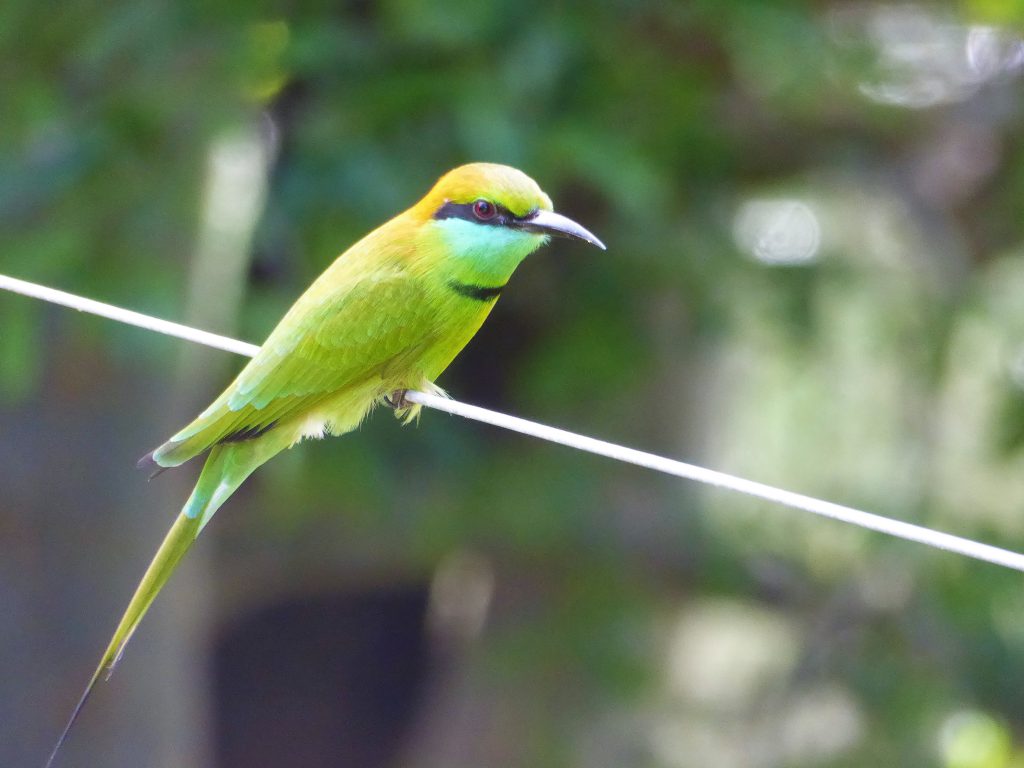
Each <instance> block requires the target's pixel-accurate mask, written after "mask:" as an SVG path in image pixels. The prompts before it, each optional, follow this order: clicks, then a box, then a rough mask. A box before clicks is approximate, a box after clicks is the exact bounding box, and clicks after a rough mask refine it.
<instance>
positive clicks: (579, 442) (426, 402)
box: [0, 275, 1024, 572]
mask: <svg viewBox="0 0 1024 768" xmlns="http://www.w3.org/2000/svg"><path fill="white" fill-rule="evenodd" d="M0 289H4V290H8V291H13V292H14V293H20V294H22V295H24V296H31V297H33V298H37V299H42V300H43V301H49V302H52V303H55V304H61V305H63V306H65V307H71V308H72V309H77V310H79V311H82V312H90V313H92V314H95V315H100V316H101V317H106V318H109V319H111V320H117V321H119V322H122V323H128V324H129V325H137V326H139V327H140V328H146V329H148V330H151V331H157V332H158V333H164V334H167V335H169V336H177V337H178V338H182V339H187V340H188V341H194V342H196V343H197V344H205V345H206V346H209V347H215V348H217V349H223V350H226V351H228V352H235V353H237V354H239V355H245V356H247V357H252V356H253V355H255V354H256V352H258V351H259V347H258V346H256V345H255V344H247V343H246V342H243V341H238V340H236V339H230V338H228V337H226V336H218V335H217V334H214V333H208V332H206V331H200V330H198V329H196V328H190V327H188V326H186V325H180V324H178V323H172V322H168V321H167V320H159V319H157V318H154V317H149V316H148V315H143V314H140V313H138V312H132V311H130V310H127V309H121V308H120V307H114V306H111V305H109V304H103V303H101V302H98V301H93V300H92V299H86V298H83V297H81V296H75V295H73V294H70V293H65V292H64V291H57V290H54V289H52V288H46V287H44V286H41V285H36V284H35V283H29V282H26V281H24V280H17V279H15V278H12V277H6V276H5V275H0ZM406 399H407V400H410V401H411V402H414V403H418V404H419V405H423V406H426V407H428V408H434V409H436V410H439V411H444V412H446V413H450V414H453V415H455V416H462V417H463V418H467V419H473V420H475V421H481V422H484V423H485V424H491V425H493V426H496V427H502V428H503V429H509V430H512V431H514V432H519V433H521V434H524V435H529V436H531V437H536V438H538V439H540V440H547V441H549V442H552V443H558V444H559V445H564V446H567V447H569V448H575V449H576V450H579V451H586V452H588V453H594V454H597V455H599V456H606V457H608V458H610V459H615V460H616V461H622V462H626V463H629V464H635V465H636V466H639V467H646V468H647V469H652V470H654V471H655V472H662V473H664V474H666V475H674V476H676V477H682V478H686V479H689V480H696V481H697V482H700V483H705V484H707V485H712V486H715V487H718V488H725V489H727V490H731V491H736V492H738V493H743V494H746V495H748V496H754V497H756V498H759V499H765V500H767V501H773V502H776V503H778V504H782V505H783V506H786V507H792V508H793V509H801V510H803V511H805V512H810V513H812V514H815V515H820V516H822V517H830V518H832V519H833V520H841V521H842V522H845V523H850V524H852V525H856V526H859V527H861V528H867V529H868V530H872V531H878V532H879V533H885V534H888V535H890V536H895V537H896V538H899V539H905V540H907V541H916V542H918V543H920V544H925V545H927V546H930V547H935V548H937V549H944V550H947V551H949V552H955V553H957V554H960V555H964V556H965V557H971V558H974V559H975V560H982V561H985V562H988V563H994V564H995V565H1002V566H1004V567H1006V568H1012V569H1013V570H1017V571H1022V572H1024V555H1022V554H1019V553H1017V552H1011V551H1009V550H1006V549H1001V548H999V547H994V546H992V545H990V544H982V543H981V542H977V541H972V540H970V539H965V538H962V537H960V536H954V535H952V534H949V533H943V532H941V531H936V530H932V529H931V528H925V527H924V526H920V525H914V524H913V523H906V522H903V521H901V520H893V519H892V518H888V517H883V516H881V515H876V514H873V513H871V512H864V511H863V510H859V509H854V508H853V507H847V506H843V505H842V504H833V503H832V502H830V501H823V500H821V499H816V498H813V497H811V496H804V495H803V494H800V493H793V492H792V491H786V490H783V489H782V488H775V487H773V486H770V485H765V484H764V483H758V482H754V481H753V480H745V479H743V478H741V477H735V476H733V475H728V474H725V473H724V472H716V471H715V470H712V469H705V468H703V467H698V466H695V465H693V464H686V463H684V462H682V461H675V460H673V459H668V458H665V457H664V456H657V455H655V454H653V453H645V452H643V451H637V450H634V449H632V448H626V447H625V446H621V445H616V444H614V443H608V442H605V441H604V440H597V439H595V438H592V437H586V436H584V435H577V434H575V433H573V432H567V431H565V430H563V429H556V428H555V427H549V426H547V425H544V424H538V423H536V422H533V421H527V420H526V419H520V418H518V417H516V416H509V415H508V414H504V413H497V412H495V411H489V410H487V409H485V408H479V407H477V406H475V405H467V404H466V403H460V402H458V401H457V400H449V399H447V398H444V397H440V396H438V395H433V394H428V393H426V392H409V393H407V394H406Z"/></svg>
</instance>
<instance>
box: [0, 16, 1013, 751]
mask: <svg viewBox="0 0 1024 768" xmlns="http://www.w3.org/2000/svg"><path fill="white" fill-rule="evenodd" d="M1022 34H1024V9H1022V8H1021V6H1020V5H1019V4H1018V3H1013V2H1000V0H965V1H964V2H959V3H938V2H937V3H927V4H925V3H921V4H905V3H893V4H874V3H866V2H840V1H839V0H834V1H829V0H825V1H822V0H818V1H817V2H795V1H794V2H775V3H763V2H757V1H756V0H749V1H740V0H735V1H733V2H720V1H712V0H693V1H692V2H672V3H669V2H663V3H648V2H622V1H620V2H599V3H549V2H539V1H534V0H527V1H526V2H517V3H508V2H494V3H482V2H472V1H470V0H443V1H442V2H435V3H430V2H425V1H424V0H353V1H351V2H338V3H327V2H304V1H303V0H296V1H295V2H291V3H278V4H261V3H242V2H232V1H230V0H206V1H205V2H201V3H200V2H170V1H169V0H137V1H136V2H132V3H101V2H94V1H90V0H66V2H63V3H60V4H52V5H51V4H46V3H38V2H32V1H31V0H7V2H5V3H3V4H2V5H0V94H2V98H0V272H3V273H5V274H9V275H12V276H15V277H20V278H24V279H27V280H32V281H37V282H40V283H44V284H47V285H51V286H53V287H57V288H62V289H65V290H69V291H72V292H76V293H81V294H84V295H87V296H90V297H92V298H95V299H99V300H102V301H108V302H111V303H114V304H117V305H121V306H125V307H129V308H132V309H136V310H139V311H143V312H147V313H151V314H154V315H157V316H160V317H166V318H169V319H176V320H181V321H184V322H188V323H192V324H196V325H198V326H200V327H203V328H206V329H209V330H212V331H215V332H220V333H225V334H230V335H236V336H238V337H240V338H244V339H246V340H251V341H260V340H262V339H263V338H264V337H265V335H266V334H267V333H268V332H269V330H270V329H271V328H272V327H273V325H274V324H275V322H276V320H277V319H278V318H279V317H280V315H281V314H282V313H283V312H284V310H285V309H286V308H287V307H288V306H289V305H290V304H291V302H292V301H293V300H294V299H295V298H296V297H297V296H298V295H299V294H300V293H301V291H302V290H303V289H304V287H305V286H306V285H307V284H308V283H309V282H310V281H311V280H312V279H313V278H314V277H315V276H316V275H317V274H318V273H319V272H320V271H321V270H322V269H323V268H324V267H325V266H326V265H327V264H328V263H329V262H330V261H331V260H332V259H333V258H334V257H335V256H336V255H337V254H338V253H340V252H341V251H342V250H344V249H345V248H346V247H347V246H348V245H349V244H351V243H352V242H354V241H355V240H356V239H357V238H358V237H359V236H361V235H362V234H363V233H365V232H367V231H368V230H369V229H371V228H373V227H374V226H376V225H377V224H379V223H381V222H382V221H384V220H386V219H388V218H390V217H391V216H392V215H394V214H395V213H397V212H398V211H400V210H402V209H403V208H405V207H407V206H408V205H410V204H412V203H413V202H414V201H416V200H417V199H418V198H419V197H420V196H421V195H422V194H423V193H425V192H426V190H427V189H428V188H429V187H430V185H431V184H432V183H433V181H434V180H435V179H436V178H437V177H438V176H440V175H441V174H442V173H443V172H444V171H446V170H447V169H449V168H450V167H453V166H455V165H457V164H460V163H463V162H467V161H474V160H489V161H495V162H503V163H509V164H512V165H515V166H517V167H519V168H521V169H523V170H524V171H526V172H527V173H528V174H530V175H531V176H533V177H534V178H535V179H536V180H537V181H538V182H539V183H540V184H541V185H542V186H543V187H544V189H545V190H546V191H547V192H548V193H549V194H550V195H551V196H552V197H553V199H554V201H555V204H556V206H557V208H558V210H560V211H562V212H563V213H565V214H567V215H569V216H571V217H573V218H574V219H576V220H578V221H580V222H581V223H582V224H584V225H585V226H586V227H588V228H590V229H592V230H593V231H594V232H595V233H596V234H598V235H599V236H600V237H601V238H602V239H604V241H605V242H606V243H607V244H608V251H607V252H598V251H596V250H594V249H588V248H585V247H582V246H578V245H574V244H571V243H566V242H555V243H552V244H551V245H550V246H549V247H548V248H547V249H545V250H544V251H543V252H541V253H539V254H537V255H536V256H534V257H531V258H530V259H529V260H528V261H527V262H526V263H525V264H524V265H523V266H522V267H521V268H520V269H519V271H518V272H517V274H516V275H515V277H514V278H513V281H512V285H511V286H510V289H509V290H508V291H506V293H505V296H504V297H503V298H502V299H501V301H500V302H499V304H498V306H497V308H496V310H495V312H494V313H493V314H492V316H491V319H490V320H489V321H488V323H487V324H486V325H485V326H484V328H483V330H482V331H481V332H480V334H479V335H478V336H477V337H476V339H475V340H474V341H473V342H472V343H471V344H470V346H469V347H468V348H467V349H466V350H465V352H464V353H463V354H462V356H461V357H460V358H459V359H458V360H457V361H456V363H455V364H454V365H453V366H452V367H451V368H450V369H449V371H447V372H446V373H445V374H444V376H443V377H442V378H441V379H440V381H439V383H440V384H441V385H443V386H444V387H445V388H446V389H448V391H449V392H451V393H452V394H453V395H454V396H455V397H457V398H458V399H461V400H466V401H469V402H473V403H477V404H480V405H484V406H488V407H492V408H496V409H499V410H504V411H509V412H512V413H516V414H519V415H523V416H527V417H530V418H534V419H537V420H540V421H544V422H548V423H553V424H555V425H558V426H563V427H567V428H570V429H574V430H576V431H580V432H584V433H586V434H591V435H594V436H598V437H603V438H607V439H612V440H615V441H617V442H622V443H625V444H628V445H633V446H636V447H640V448H644V449H646V450H650V451H654V452H658V453H662V454H665V455H668V456H673V457H678V458H682V459H685V460H690V461H695V462H698V463H701V464H704V465H707V466H711V467H714V468H717V469H722V470H726V471H729V472H734V473H738V474H741V475H744V476H748V477H751V478H753V479H757V480H761V481H764V482H768V483H772V484H776V485H780V486H783V487H786V488H789V489H792V490H795V491H801V492H805V493H810V494H817V495H820V496H823V497H825V498H828V499H831V500H834V501H838V502H842V503H847V504H852V505H858V506H862V507H864V508H867V509H870V510H872V511H876V512H880V513H883V514H886V515H891V516H893V517H896V518H900V519H905V520H910V521H915V522H918V523H922V524H925V525H928V526H934V527H938V528H941V529H944V530H948V531H950V532H954V533H958V534H961V535H965V536H969V537H977V538H980V539H983V540H985V541H989V542H991V543H994V544H999V545H1002V546H1006V547H1010V548H1013V549H1021V548H1022V547H1024V541H1022V538H1024V509H1022V507H1024V462H1022V453H1021V445H1022V443H1024V298H1022V297H1024V218H1022V215H1021V200H1022V199H1024V140H1022V135H1024V134H1022V131H1021V129H1022V127H1024V98H1022V90H1021V89H1022V84H1024V80H1022V74H1024V42H1022V39H1021V35H1022ZM242 362H243V361H242V360H240V359H239V358H236V357H234V356H231V355H229V354H226V353H221V352H214V351H210V350H205V349H199V348H196V347H194V346H191V345H188V344H186V343H185V342H180V341H176V340H173V339H169V338H166V337H163V336H159V335H155V334H152V333H148V332H145V331H142V330H138V329H133V328H128V327H125V326H121V325H118V324H116V323H112V322H110V321H107V320H102V319H98V318H95V317H91V316H87V315H81V314H78V313H75V312H70V311H68V310H65V309H61V308H56V307H52V306H49V305H44V304H42V303H40V302H37V301H34V300H30V299H26V298H21V297H17V296H14V295H10V294H4V295H0V616H2V620H0V681H2V682H0V764H2V765H4V766H22V765H41V764H42V762H43V760H44V758H45V756H46V755H47V754H48V752H49V749H50V747H51V746H52V744H53V741H54V739H55V738H56V736H57V734H58V733H59V731H60V728H61V727H62V725H63V723H64V721H65V719H66V717H67V715H68V713H69V711H70V709H71V707H72V705H73V704H74V702H75V701H76V700H77V697H78V695H79V692H80V690H81V688H82V686H83V685H84V683H85V682H86V680H87V679H88V676H89V674H90V673H91V672H92V670H93V668H94V665H95V663H96V660H97V658H98V655H99V653H100V651H101V650H102V648H103V647H104V646H105V645H106V643H107V640H108V638H109V636H110V633H111V632H112V630H113V627H114V624H115V622H116V619H117V617H118V616H119V615H120V612H121V611H122V609H123V608H124V606H125V604H126V602H127V600H128V598H129V596H130V594H131V592H132V590H133V589H134V586H135V584H136V582H137V580H138V578H139V577H140V576H141V574H142V571H143V569H144V567H145V565H146V563H147V562H148V561H149V558H150V557H151V555H152V554H153V552H154V551H155V548H156V546H157V544H158V543H159V541H160V539H161V538H162V536H163V533H164V531H165V530H166V529H167V527H168V526H169V525H170V522H171V520H172V519H173V517H174V516H175V515H176V514H177V511H178V510H179V509H180V506H181V504H182V502H183V500H184V499H185V497H186V496H187V493H188V491H189V488H190V486H191V483H192V482H193V480H194V477H195V474H196V472H197V471H198V466H188V467H186V468H184V469H182V470H178V471H175V472H169V473H167V474H165V475H163V476H161V477H160V478H159V479H158V480H154V481H153V482H152V483H147V481H146V477H145V474H144V473H141V472H137V471H135V470H134V469H133V463H134V461H135V459H136V458H138V457H139V456H141V455H142V454H143V453H145V452H146V451H147V450H149V449H151V448H152V447H153V446H154V445H156V444H157V443H159V442H161V441H162V440H163V439H164V438H165V437H166V436H167V435H168V434H169V433H171V432H172V431H173V430H175V429H176V428H177V427H179V426H180V425H181V424H182V423H184V422H185V421H186V420H187V419H189V418H190V417H191V416H192V415H193V414H194V413H195V412H196V411H197V409H199V408H201V407H202V406H204V405H205V404H206V403H207V402H208V401H209V400H210V399H211V398H212V397H213V396H214V395H216V394H217V393H218V392H219V391H220V389H221V388H222V387H223V386H224V385H225V384H226V383H227V382H228V381H229V380H230V378H231V377H232V376H233V374H234V372H235V371H237V370H238V369H239V368H240V367H241V365H242ZM60 764H61V765H64V766H88V765H97V766H98V765H102V766H106V767H107V768H120V767H121V766H124V767H126V768H127V767H129V766H130V767H132V768H137V767H138V766H155V767H158V768H165V767H166V768H171V767H172V766H176V767H180V766H196V767H199V768H205V767H207V766H208V767H210V768H238V767H240V766H247V767H250V768H252V767H257V768H258V767H260V766H268V767H269V766H289V767H291V768H314V767H316V766H359V767H360V768H375V767H377V766H401V767H403V768H463V767H465V768H470V767H472V768H478V767H479V766H524V767H525V766H531V767H533V766H579V767H581V768H604V767H607V768H619V767H620V766H643V767H644V768H691V767H704V766H716V767H719V768H745V767H747V766H750V767H754V768H771V767H773V766H865V765H899V766H948V767H949V768H1013V767H1014V766H1016V768H1020V767H1021V766H1024V590H1022V584H1021V577H1020V575H1019V574H1016V573H1013V572H1010V571H1006V570H1000V569H999V568H996V567H995V566H990V565H985V564H981V563H976V562H972V561H967V560H965V559H963V558H960V557H957V556H953V555H948V554H943V553H939V552H936V551H934V550H929V549H927V548H925V547H922V546H918V545H912V544H907V543H905V542H900V541H893V540H889V539H886V538H884V537H882V536H879V535H875V534H869V533H865V532H862V531H860V530H858V529H855V528H852V527H849V526H844V525H840V524H837V523H833V522H830V521H825V520H821V519H817V518H812V517H810V516H808V515H805V514H802V513H797V512H793V511H790V510H785V509H782V508H778V507H773V506H771V505H768V504H762V503H758V502H755V501H752V500H750V499H747V498H742V497H737V496H735V495H730V494H724V493H721V492H715V491H707V490H705V489H703V488H701V487H696V486H694V485H693V484H689V483H685V482H680V481H676V480H672V479H669V478H665V477H662V476H658V475H654V474H652V473H649V472H646V471H643V470H639V469H636V468H634V467H628V466H621V465H616V464H614V463H611V462H609V461H607V460H603V459H598V458H595V457H592V456H586V455H582V454H578V453H574V452H572V451H570V450H567V449H564V448H559V447H555V446H551V445H548V444H544V443H540V442H537V441H534V440H530V439H526V438H523V437H520V436H516V435H512V434H507V433H504V432H501V431H498V430H495V429H492V428H489V427H484V426H481V425H477V424H473V423H469V422H465V421H462V420H460V419H456V418H452V417H449V416H445V415H442V414H439V413H436V412H425V413H424V415H423V417H422V419H421V420H420V423H419V424H418V425H417V426H414V427H407V428H403V427H401V426H399V425H398V423H397V422H395V420H394V419H393V418H392V417H391V415H390V414H389V413H387V412H378V413H377V414H376V415H375V416H374V417H373V418H371V419H370V420H369V421H368V422H367V423H366V424H365V426H364V427H363V428H362V429H361V430H360V431H359V432H357V433H355V434H352V435H349V436H347V437H345V438H343V439H335V440H327V441H324V442H322V443H317V444H305V445H302V446H301V447H299V448H297V449H294V450H292V451H289V452H287V453H286V454H284V455H282V456H280V457H278V458H277V459H275V460H274V461H272V462H271V463H270V464H268V465H267V466H266V467H264V468H263V469H262V470H260V471H259V472H258V473H257V474H256V475H255V476H254V477H253V478H252V479H251V480H250V481H249V482H248V483H247V484H246V485H245V486H244V487H243V489H242V490H241V491H240V492H239V493H238V494H237V495H236V496H235V497H234V498H233V499H232V501H231V502H230V503H229V504H228V505H227V508H226V509H225V510H224V511H223V512H222V513H221V514H220V515H218V516H217V518H216V520H215V522H214V524H213V525H211V526H210V527H209V528H208V529H207V533H206V535H205V536H203V537H202V539H200V541H199V543H198V545H197V546H196V547H195V549H194V550H193V551H192V553H191V554H190V555H189V558H188V559H187V561H186V564H185V566H184V567H183V568H182V570H181V571H180V572H179V573H178V574H177V575H176V576H175V578H174V580H173V581H172V583H171V584H170V586H169V587H168V589H167V590H166V591H165V592H164V593H163V594H162V595H161V597H160V598H159V600H158V601H157V603H156V606H155V608H154V609H153V611H152V612H151V613H150V614H149V616H148V617H147V619H146V621H144V622H143V624H142V626H141V629H140V630H139V632H138V633H137V635H136V637H135V639H134V641H133V643H132V644H131V645H130V646H129V648H128V651H127V654H126V655H125V658H124V659H123V660H122V662H121V664H120V666H119V668H118V670H117V673H116V674H115V675H114V677H113V678H112V679H111V681H110V682H109V683H107V684H104V685H102V686H100V687H99V688H98V690H97V691H96V693H95V695H94V696H93V698H92V700H91V702H90V704H89V706H88V707H87V708H86V710H85V712H84V714H83V716H82V718H81V720H80V721H79V725H78V727H77V729H76V730H75V731H74V732H73V733H72V736H71V739H70V741H69V742H68V744H67V745H66V747H65V751H64V754H63V759H62V761H61V763H60Z"/></svg>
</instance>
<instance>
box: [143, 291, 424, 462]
mask: <svg viewBox="0 0 1024 768" xmlns="http://www.w3.org/2000/svg"><path fill="white" fill-rule="evenodd" d="M319 282H320V281H318V283H319ZM318 283H314V285H313V286H312V287H311V288H310V290H309V291H307V293H306V294H304V295H303V296H302V298H300V299H299V301H298V302H296V304H295V306H293V307H292V309H291V310H290V311H289V312H288V314H287V315H285V317H284V318H283V319H282V320H281V322H280V324H278V326H277V327H276V328H275V329H274V331H273V332H272V333H271V334H270V336H269V337H268V338H267V341H266V342H265V343H264V344H263V346H262V347H261V348H260V351H259V352H258V353H257V355H256V356H255V357H254V358H253V359H252V360H251V361H250V362H249V364H248V365H246V366H245V368H244V369H243V370H242V371H241V373H239V374H238V376H237V378H236V379H235V380H234V382H232V384H231V385H230V386H229V387H228V388H227V389H226V390H225V391H224V392H223V393H222V394H221V395H220V396H219V397H218V398H217V399H216V400H215V401H214V402H213V403H212V404H211V405H210V407H209V408H207V409H206V410H205V411H203V413H202V414H200V415H199V417H198V418H196V420H195V421H193V422H192V423H191V424H189V425H188V426H186V427H185V428H184V429H182V430H181V431H179V432H178V433H177V434H175V435H174V436H173V437H172V438H171V440H170V441H168V442H167V443H165V444H164V445H162V446H160V448H158V449H157V450H156V451H154V454H153V458H154V460H155V461H156V462H157V463H158V464H160V465H161V466H175V465H177V464H180V463H182V462H184V461H187V460H188V459H190V458H192V457H193V456H196V455H198V454H200V453H202V452H203V451H205V450H207V449H209V448H210V447H212V446H214V445H216V444H217V443H218V442H221V441H223V440H225V439H231V438H232V437H234V439H239V437H238V436H239V435H246V434H260V433H261V432H262V431H265V430H267V429H269V428H271V427H272V426H273V425H276V424H279V423H281V422H283V421H286V420H288V419H291V418H294V417H298V416H301V415H303V414H304V413H306V412H308V411H310V410H311V409H313V408H315V407H316V406H317V405H318V404H320V403H322V402H323V401H324V400H326V399H328V398H330V397H332V396H333V395H335V394H336V393H338V392H341V391H342V390H344V389H346V388H347V387H350V386H355V385H358V384H363V383H365V382H367V381H370V380H373V379H374V378H379V379H380V380H381V382H382V383H383V382H385V381H386V380H388V379H390V378H391V377H393V376H395V375H400V374H401V370H402V368H403V367H406V368H407V367H409V365H411V364H412V363H413V362H414V360H415V356H416V354H417V353H418V352H419V351H421V350H422V349H423V348H424V347H425V346H426V345H427V344H429V343H430V339H431V338H432V337H433V336H434V334H433V323H432V322H431V309H430V302H429V301H428V300H427V297H426V295H425V292H424V290H423V288H422V286H421V285H420V284H419V283H418V282H417V281H415V280H414V279H412V278H411V277H409V276H408V275H407V274H406V273H404V272H400V271H392V272H389V273H386V274H384V275H381V274H376V275H373V276H372V277H368V278H366V279H363V280H360V281H358V282H356V283H355V284H353V285H352V286H351V287H349V288H348V289H347V290H345V291H341V292H333V293H326V295H325V293H324V291H323V290H317V288H318Z"/></svg>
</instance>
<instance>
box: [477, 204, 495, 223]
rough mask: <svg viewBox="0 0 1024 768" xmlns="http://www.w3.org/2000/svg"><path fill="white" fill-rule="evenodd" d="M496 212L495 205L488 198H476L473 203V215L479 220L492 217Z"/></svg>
mask: <svg viewBox="0 0 1024 768" xmlns="http://www.w3.org/2000/svg"><path fill="white" fill-rule="evenodd" d="M497 212H498V208H497V206H495V205H494V203H492V202H490V201H488V200H477V201H476V202H475V203H473V215H474V216H476V217H477V218H478V219H480V221H487V220H488V219H493V218H494V215H495V214H496V213H497Z"/></svg>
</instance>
